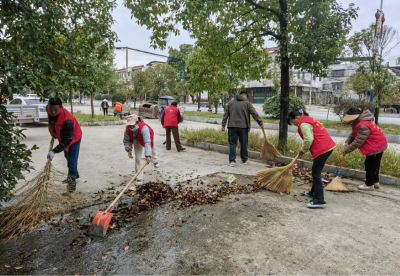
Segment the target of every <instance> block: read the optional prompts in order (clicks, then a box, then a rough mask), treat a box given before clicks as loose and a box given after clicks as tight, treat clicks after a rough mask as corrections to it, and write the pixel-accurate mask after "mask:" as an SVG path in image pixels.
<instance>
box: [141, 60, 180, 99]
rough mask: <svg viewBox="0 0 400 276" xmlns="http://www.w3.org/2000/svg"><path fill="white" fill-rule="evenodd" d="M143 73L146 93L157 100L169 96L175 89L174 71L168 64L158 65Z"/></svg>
mask: <svg viewBox="0 0 400 276" xmlns="http://www.w3.org/2000/svg"><path fill="white" fill-rule="evenodd" d="M144 73H145V78H146V82H145V83H146V86H145V90H146V93H148V94H150V95H151V98H153V99H157V98H158V97H159V96H162V95H171V94H173V93H174V91H175V87H176V76H177V75H176V70H175V69H174V68H173V67H172V66H171V65H169V64H158V65H156V66H152V67H150V68H148V69H147V70H146V71H144Z"/></svg>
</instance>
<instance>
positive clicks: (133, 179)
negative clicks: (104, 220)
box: [105, 162, 147, 213]
mask: <svg viewBox="0 0 400 276" xmlns="http://www.w3.org/2000/svg"><path fill="white" fill-rule="evenodd" d="M146 166H147V162H145V163H144V165H143V166H142V167H141V168H140V170H138V172H137V173H136V174H135V175H134V176H133V177H132V179H131V181H129V183H128V184H126V186H125V188H124V189H123V190H122V191H121V192H120V193H119V195H118V196H117V197H116V198H115V199H114V201H113V202H112V203H111V204H110V206H108V208H107V210H105V213H106V212H109V211H111V209H112V208H113V207H114V205H115V203H117V201H118V200H119V199H120V198H121V196H122V195H123V194H124V193H125V191H126V190H127V189H128V188H129V186H130V185H131V184H132V182H133V181H135V179H136V177H137V176H138V175H139V174H140V172H141V171H143V169H144V167H146Z"/></svg>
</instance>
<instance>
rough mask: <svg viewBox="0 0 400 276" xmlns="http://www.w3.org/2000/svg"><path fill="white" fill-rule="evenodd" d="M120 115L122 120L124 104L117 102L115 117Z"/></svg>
mask: <svg viewBox="0 0 400 276" xmlns="http://www.w3.org/2000/svg"><path fill="white" fill-rule="evenodd" d="M117 115H119V118H120V119H121V120H122V103H120V102H117V103H116V104H115V107H114V117H115V116H117Z"/></svg>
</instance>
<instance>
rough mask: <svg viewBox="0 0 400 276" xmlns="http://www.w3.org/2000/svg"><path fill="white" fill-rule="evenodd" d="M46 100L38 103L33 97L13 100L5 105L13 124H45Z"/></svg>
mask: <svg viewBox="0 0 400 276" xmlns="http://www.w3.org/2000/svg"><path fill="white" fill-rule="evenodd" d="M47 104H48V100H45V101H44V102H43V101H40V98H35V97H20V98H15V99H13V100H12V101H11V102H10V104H8V105H6V106H5V107H6V109H7V111H8V112H12V118H13V119H12V122H10V123H13V124H29V123H35V122H47V112H46V106H47Z"/></svg>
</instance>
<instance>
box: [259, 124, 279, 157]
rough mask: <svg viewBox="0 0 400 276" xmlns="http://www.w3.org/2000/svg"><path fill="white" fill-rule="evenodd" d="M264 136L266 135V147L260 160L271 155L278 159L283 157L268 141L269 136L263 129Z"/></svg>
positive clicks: (264, 146) (263, 148)
mask: <svg viewBox="0 0 400 276" xmlns="http://www.w3.org/2000/svg"><path fill="white" fill-rule="evenodd" d="M262 131H263V134H264V145H263V147H262V149H261V153H260V159H267V157H268V156H269V155H271V156H272V157H277V156H281V154H280V153H279V151H278V150H277V149H276V148H275V147H274V145H273V144H271V143H270V142H269V141H268V139H267V135H266V134H265V130H264V129H262Z"/></svg>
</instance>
